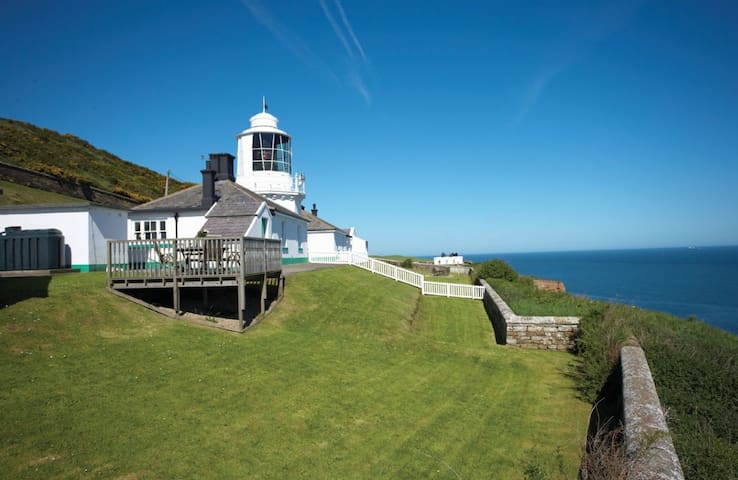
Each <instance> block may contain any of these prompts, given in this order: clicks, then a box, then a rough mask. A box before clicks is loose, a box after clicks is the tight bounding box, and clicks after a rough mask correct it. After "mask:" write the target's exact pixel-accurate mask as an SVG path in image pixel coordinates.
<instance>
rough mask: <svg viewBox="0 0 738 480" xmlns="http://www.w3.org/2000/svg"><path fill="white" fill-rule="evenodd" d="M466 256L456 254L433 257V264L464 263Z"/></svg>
mask: <svg viewBox="0 0 738 480" xmlns="http://www.w3.org/2000/svg"><path fill="white" fill-rule="evenodd" d="M463 264H464V257H462V256H460V255H455V256H453V257H433V265H463Z"/></svg>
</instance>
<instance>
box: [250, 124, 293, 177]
mask: <svg viewBox="0 0 738 480" xmlns="http://www.w3.org/2000/svg"><path fill="white" fill-rule="evenodd" d="M252 138H253V140H252V143H251V149H252V152H253V155H252V159H253V170H254V171H264V170H266V171H272V172H285V173H292V145H291V141H290V137H288V136H287V135H282V134H279V133H266V132H256V133H254V134H253V136H252Z"/></svg>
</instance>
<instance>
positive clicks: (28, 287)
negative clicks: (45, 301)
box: [0, 275, 51, 307]
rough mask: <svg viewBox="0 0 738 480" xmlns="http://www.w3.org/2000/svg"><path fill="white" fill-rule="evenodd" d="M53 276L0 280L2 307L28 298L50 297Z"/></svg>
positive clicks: (0, 303)
mask: <svg viewBox="0 0 738 480" xmlns="http://www.w3.org/2000/svg"><path fill="white" fill-rule="evenodd" d="M49 283H51V275H44V276H38V277H36V276H34V277H6V278H0V306H3V307H4V306H9V305H13V304H15V303H18V302H22V301H23V300H26V299H28V298H34V297H38V298H46V297H48V296H49Z"/></svg>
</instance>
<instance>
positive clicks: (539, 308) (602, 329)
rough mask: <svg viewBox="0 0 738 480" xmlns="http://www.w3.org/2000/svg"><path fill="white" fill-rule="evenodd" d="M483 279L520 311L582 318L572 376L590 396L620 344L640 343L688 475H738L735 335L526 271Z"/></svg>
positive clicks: (597, 388) (737, 340)
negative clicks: (547, 282) (548, 284)
mask: <svg viewBox="0 0 738 480" xmlns="http://www.w3.org/2000/svg"><path fill="white" fill-rule="evenodd" d="M487 281H488V282H489V283H490V285H492V287H493V288H494V289H495V290H496V291H497V292H498V293H499V294H500V296H502V298H503V299H505V301H506V302H507V303H508V305H509V306H510V307H511V308H512V309H513V311H515V312H516V313H517V314H519V315H561V316H568V315H576V316H581V317H582V319H581V323H580V337H579V339H578V340H577V349H578V352H577V358H578V362H577V367H576V369H575V370H574V371H573V377H574V378H575V380H576V382H577V386H578V389H579V391H580V392H581V394H582V398H584V399H586V400H587V401H588V402H594V401H595V400H596V399H597V398H598V395H599V393H600V390H601V389H602V388H603V386H604V384H605V382H606V380H607V378H608V376H609V375H610V373H611V372H612V370H613V368H614V367H615V366H616V363H617V362H618V361H619V352H620V347H621V346H623V345H625V344H626V343H628V342H637V343H638V344H640V345H641V347H642V348H643V350H644V351H645V353H646V356H647V358H648V362H649V366H650V368H651V371H652V374H653V377H654V382H655V384H656V388H657V390H658V394H659V398H660V400H661V403H662V405H663V406H664V408H665V411H666V414H667V421H668V424H669V428H670V431H671V434H672V438H673V441H674V445H675V447H676V450H677V453H678V455H679V458H680V461H681V463H682V468H683V470H684V473H685V476H686V478H688V479H690V478H694V479H697V478H699V479H716V480H717V479H736V478H738V336H736V335H732V334H730V333H728V332H724V331H722V330H720V329H717V328H714V327H711V326H710V325H707V324H705V323H703V322H701V321H698V320H696V319H693V318H689V319H682V318H677V317H674V316H672V315H668V314H666V313H660V312H654V311H649V310H643V309H640V308H635V307H632V306H628V305H621V304H610V303H606V302H600V301H593V300H588V299H585V298H583V297H578V296H575V295H571V294H568V293H563V292H549V291H541V290H538V289H536V288H535V286H534V285H533V282H532V281H531V279H530V278H527V277H523V276H521V277H519V278H518V279H517V280H515V281H508V280H503V279H499V278H488V279H487Z"/></svg>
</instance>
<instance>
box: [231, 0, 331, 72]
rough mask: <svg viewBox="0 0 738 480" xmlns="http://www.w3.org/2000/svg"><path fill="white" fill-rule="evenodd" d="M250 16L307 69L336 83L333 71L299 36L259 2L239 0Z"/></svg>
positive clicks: (255, 0)
mask: <svg viewBox="0 0 738 480" xmlns="http://www.w3.org/2000/svg"><path fill="white" fill-rule="evenodd" d="M241 2H242V3H243V5H244V6H245V7H246V9H248V11H249V12H250V13H251V15H252V16H253V17H254V18H255V19H256V20H257V21H258V22H259V23H261V24H262V25H263V26H264V27H265V28H266V29H267V30H269V31H270V32H271V33H272V35H274V37H275V38H276V39H277V41H278V42H279V43H281V44H282V46H283V47H285V48H286V49H287V50H289V51H290V52H292V54H293V55H294V56H295V57H296V58H297V59H298V60H300V61H301V62H302V63H304V64H305V65H307V66H308V67H310V68H312V69H314V70H317V71H318V72H320V73H321V74H323V75H325V76H327V77H329V78H331V79H333V80H336V81H338V76H337V75H336V74H335V73H334V72H333V70H332V69H331V68H330V67H329V66H328V65H327V64H326V63H325V62H324V61H323V60H322V59H321V58H320V57H319V56H318V55H316V54H315V52H313V50H312V49H311V48H310V46H309V45H308V44H307V42H305V41H304V40H303V39H302V38H301V37H300V36H299V35H297V34H296V33H295V32H293V31H292V30H291V29H289V28H288V27H287V26H286V25H284V24H283V23H282V22H280V21H279V19H278V18H277V17H275V16H274V15H272V13H271V12H270V11H269V9H267V8H266V7H265V6H264V5H263V4H262V3H261V2H260V1H259V0H241Z"/></svg>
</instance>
